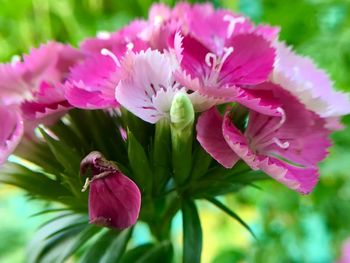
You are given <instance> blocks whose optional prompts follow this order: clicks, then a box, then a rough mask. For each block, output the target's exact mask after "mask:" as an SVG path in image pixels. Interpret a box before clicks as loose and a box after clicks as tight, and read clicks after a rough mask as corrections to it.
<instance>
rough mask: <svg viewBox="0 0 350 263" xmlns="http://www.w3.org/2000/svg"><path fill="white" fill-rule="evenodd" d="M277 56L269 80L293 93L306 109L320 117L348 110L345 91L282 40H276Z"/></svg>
mask: <svg viewBox="0 0 350 263" xmlns="http://www.w3.org/2000/svg"><path fill="white" fill-rule="evenodd" d="M276 51H277V57H276V62H275V66H274V71H273V75H272V81H273V82H274V83H276V84H279V85H281V87H283V88H284V89H286V90H288V91H289V92H291V93H292V94H293V95H294V96H296V97H297V98H298V99H299V100H300V101H301V102H302V103H303V104H304V105H305V106H306V108H308V109H309V110H312V111H314V112H315V113H317V114H318V115H320V116H321V117H324V118H329V117H339V116H342V115H345V114H349V113H350V100H349V96H348V95H347V94H344V93H342V92H339V91H335V90H334V89H333V83H332V81H331V80H330V78H329V77H328V75H327V74H326V72H324V71H323V70H321V69H318V68H317V67H316V66H315V64H314V63H313V62H312V61H311V60H310V59H309V58H306V57H302V56H299V55H297V54H295V53H294V52H293V51H292V49H291V48H290V47H287V46H286V45H285V44H284V43H277V44H276Z"/></svg>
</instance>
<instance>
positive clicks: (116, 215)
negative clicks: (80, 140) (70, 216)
mask: <svg viewBox="0 0 350 263" xmlns="http://www.w3.org/2000/svg"><path fill="white" fill-rule="evenodd" d="M80 170H81V174H82V175H86V174H87V172H88V170H91V172H92V176H91V177H87V179H86V184H85V186H84V189H83V190H86V188H87V187H89V188H90V189H89V218H90V223H92V224H96V225H100V226H107V227H112V228H118V229H123V228H127V227H130V226H132V225H134V224H135V223H136V220H137V218H138V215H139V212H140V206H141V194H140V190H139V188H138V187H137V185H136V184H135V183H134V182H133V181H132V180H130V179H129V178H128V177H126V176H125V175H124V174H123V173H122V172H121V171H120V170H119V169H118V167H117V166H116V165H115V164H114V163H113V162H111V161H107V160H106V159H104V157H103V156H102V154H101V153H99V152H91V153H90V154H89V155H87V156H86V157H85V158H84V159H83V160H82V161H81V166H80Z"/></svg>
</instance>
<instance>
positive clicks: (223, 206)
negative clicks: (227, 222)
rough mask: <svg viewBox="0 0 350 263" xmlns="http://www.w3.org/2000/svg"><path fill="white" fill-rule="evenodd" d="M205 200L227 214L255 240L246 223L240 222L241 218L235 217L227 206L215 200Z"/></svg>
mask: <svg viewBox="0 0 350 263" xmlns="http://www.w3.org/2000/svg"><path fill="white" fill-rule="evenodd" d="M207 200H208V201H209V202H210V203H212V204H213V205H215V206H217V207H218V208H220V209H221V210H222V211H224V212H225V213H226V214H228V215H229V216H231V217H232V218H234V219H235V220H237V221H238V222H239V223H240V224H241V225H242V226H243V227H245V228H246V229H247V230H248V231H249V233H250V234H251V235H252V236H253V237H254V238H255V239H257V238H256V236H255V234H254V232H253V231H252V229H251V228H250V227H249V226H248V225H247V224H246V222H244V221H243V220H242V218H240V217H239V215H237V214H236V213H235V212H233V211H232V210H231V209H230V208H228V207H227V206H225V205H224V204H223V203H221V202H220V201H219V200H217V199H216V198H207Z"/></svg>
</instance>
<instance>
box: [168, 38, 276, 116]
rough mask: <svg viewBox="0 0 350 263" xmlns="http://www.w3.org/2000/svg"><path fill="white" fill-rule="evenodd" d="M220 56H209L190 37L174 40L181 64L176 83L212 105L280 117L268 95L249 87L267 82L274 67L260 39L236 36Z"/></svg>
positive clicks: (269, 50) (270, 52)
mask: <svg viewBox="0 0 350 263" xmlns="http://www.w3.org/2000/svg"><path fill="white" fill-rule="evenodd" d="M227 44H228V47H226V48H224V50H223V53H222V54H215V53H212V52H211V51H210V50H209V49H208V48H207V47H205V46H204V45H202V44H201V43H200V42H199V41H198V40H196V39H195V38H193V37H191V36H189V35H188V36H185V37H182V36H181V35H180V34H176V35H175V37H174V45H173V46H174V50H175V53H176V54H177V57H178V60H179V61H180V65H181V70H177V71H176V73H175V75H176V80H178V81H179V82H180V83H181V84H182V85H183V86H185V87H186V88H188V89H190V90H192V91H196V92H198V93H199V94H200V95H202V96H204V97H206V99H207V101H211V102H212V103H213V105H214V104H219V103H223V102H238V103H240V104H242V105H245V106H247V107H248V108H251V109H254V110H257V111H259V112H261V113H265V114H271V115H279V113H278V112H276V108H277V107H278V105H275V104H274V103H273V102H272V101H271V99H270V97H269V96H268V94H267V92H264V93H263V94H261V92H259V91H256V90H254V88H251V87H249V86H251V85H256V84H259V83H262V82H264V81H266V80H267V79H268V77H269V74H270V73H271V71H272V66H273V63H274V49H273V48H272V47H270V44H269V42H267V41H266V40H265V39H264V38H262V37H261V36H258V35H255V34H241V35H237V36H235V37H233V38H231V39H229V40H228V41H227Z"/></svg>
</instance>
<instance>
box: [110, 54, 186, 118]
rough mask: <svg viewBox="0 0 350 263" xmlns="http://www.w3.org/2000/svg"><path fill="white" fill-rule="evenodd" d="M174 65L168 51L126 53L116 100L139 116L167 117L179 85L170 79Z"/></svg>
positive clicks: (174, 61)
mask: <svg viewBox="0 0 350 263" xmlns="http://www.w3.org/2000/svg"><path fill="white" fill-rule="evenodd" d="M177 67H178V64H177V62H176V60H175V58H174V55H171V54H169V53H167V54H164V53H160V52H159V51H155V50H150V49H149V50H147V51H145V52H143V51H141V52H140V53H138V54H135V53H133V52H129V53H128V54H126V56H125V57H124V60H123V61H122V67H121V81H120V83H119V85H118V87H117V89H116V93H115V94H116V99H117V101H118V102H119V103H120V104H121V105H122V106H123V107H125V108H126V109H128V110H129V111H130V112H132V113H133V114H135V115H136V116H138V117H140V118H141V119H143V120H145V121H147V122H150V123H156V122H157V121H158V120H159V119H161V118H163V117H165V116H167V114H168V112H169V110H170V106H171V101H172V96H174V95H175V93H176V92H174V91H175V90H178V89H179V88H180V87H179V85H178V84H176V82H175V81H174V79H173V72H174V71H175V70H176V68H177ZM162 101H163V102H165V104H166V105H164V103H160V102H162Z"/></svg>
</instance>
